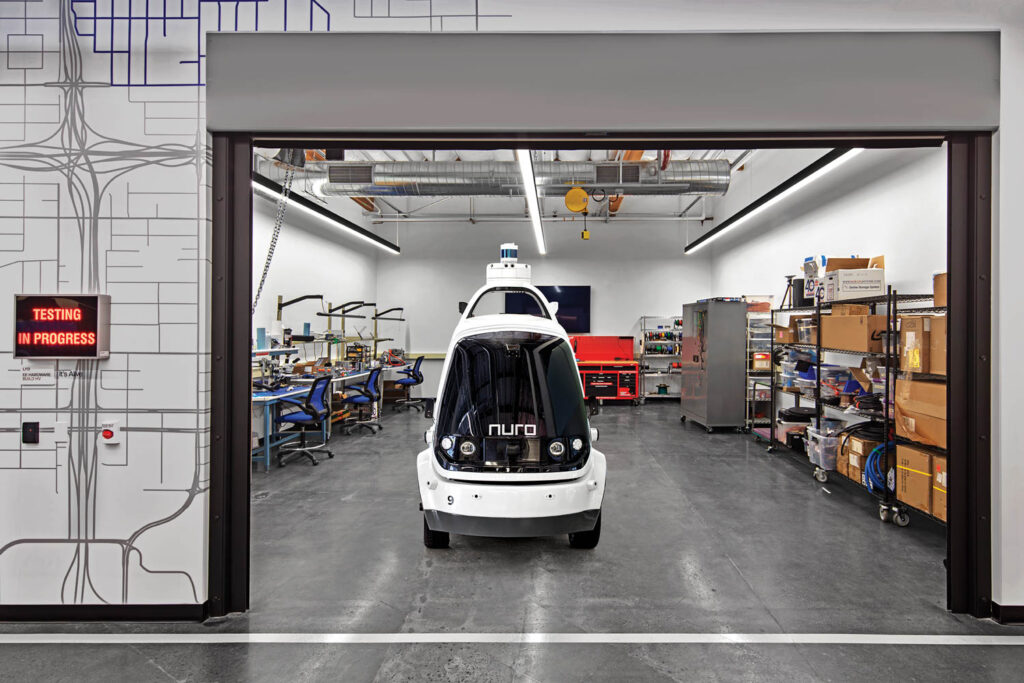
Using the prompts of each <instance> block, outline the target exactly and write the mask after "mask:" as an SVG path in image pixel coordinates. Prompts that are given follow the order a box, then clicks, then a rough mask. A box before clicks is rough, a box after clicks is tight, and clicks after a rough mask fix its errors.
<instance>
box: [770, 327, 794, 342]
mask: <svg viewBox="0 0 1024 683" xmlns="http://www.w3.org/2000/svg"><path fill="white" fill-rule="evenodd" d="M772 336H773V337H774V338H775V343H776V344H795V343H796V330H794V329H793V328H791V327H790V326H789V325H772Z"/></svg>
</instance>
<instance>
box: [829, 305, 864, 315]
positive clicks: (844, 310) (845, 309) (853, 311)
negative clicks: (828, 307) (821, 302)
mask: <svg viewBox="0 0 1024 683" xmlns="http://www.w3.org/2000/svg"><path fill="white" fill-rule="evenodd" d="M832 315H871V307H870V306H868V305H866V304H835V305H834V306H832Z"/></svg>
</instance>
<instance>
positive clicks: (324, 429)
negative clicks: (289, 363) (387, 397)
mask: <svg viewBox="0 0 1024 683" xmlns="http://www.w3.org/2000/svg"><path fill="white" fill-rule="evenodd" d="M408 367H409V365H408V364H405V365H393V366H387V367H385V368H384V371H383V372H382V373H381V382H382V384H383V376H384V375H386V374H387V373H389V372H397V371H399V370H404V369H406V368H408ZM370 372H371V370H360V371H359V372H350V373H348V374H345V375H339V376H338V377H335V378H333V379H332V380H331V388H330V390H329V391H328V392H327V395H326V402H327V410H328V415H330V414H331V395H332V394H333V393H334V389H335V387H337V386H338V385H339V384H340V385H342V386H346V385H349V384H356V383H358V382H361V381H364V380H366V379H367V378H368V377H369V376H370ZM314 380H316V376H315V375H311V376H307V377H297V378H295V379H293V380H292V382H293V383H292V384H289V385H288V386H286V387H281V388H280V389H277V390H276V391H254V392H252V405H253V407H256V406H260V407H262V408H263V443H262V444H261V445H259V446H258V447H256V448H254V449H252V450H251V452H250V457H251V458H252V459H253V460H255V461H256V462H257V463H259V462H260V461H262V462H263V469H264V471H265V472H269V471H270V453H271V451H272V450H273V449H274V448H276V447H277V446H280V445H281V444H283V443H287V442H288V441H291V440H292V439H297V438H298V437H299V433H298V431H292V432H275V431H274V422H275V420H276V418H277V415H278V411H279V410H280V406H281V403H282V400H281V399H284V398H291V399H294V398H298V397H300V396H305V395H306V394H307V393H309V385H310V384H312V383H313V381H314ZM380 400H383V391H382V392H381V399H380ZM380 400H378V403H377V404H375V405H374V414H375V415H379V413H380V405H379V403H380ZM330 425H331V420H330V419H326V420H324V422H323V425H321V435H322V436H323V439H324V442H325V443H326V442H327V440H328V439H329V438H330V437H331V427H330Z"/></svg>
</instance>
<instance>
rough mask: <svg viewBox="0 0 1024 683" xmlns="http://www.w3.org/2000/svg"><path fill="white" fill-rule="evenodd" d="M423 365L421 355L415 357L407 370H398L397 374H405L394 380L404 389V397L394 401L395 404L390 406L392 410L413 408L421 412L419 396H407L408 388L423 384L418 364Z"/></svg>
mask: <svg viewBox="0 0 1024 683" xmlns="http://www.w3.org/2000/svg"><path fill="white" fill-rule="evenodd" d="M421 365H423V356H420V357H419V358H417V359H416V362H415V363H413V365H412V367H411V368H409V369H408V370H399V371H398V374H400V375H405V377H403V378H402V379H398V380H395V384H397V385H398V386H400V387H403V388H404V389H405V397H404V398H400V399H398V400H397V401H395V405H394V406H392V409H393V410H401V409H402V408H415V409H416V410H418V411H420V412H422V411H423V406H422V405H420V404H422V403H423V399H421V398H412V397H410V396H409V390H410V389H412V388H413V387H415V386H418V385H420V384H423V373H422V372H420V366H421Z"/></svg>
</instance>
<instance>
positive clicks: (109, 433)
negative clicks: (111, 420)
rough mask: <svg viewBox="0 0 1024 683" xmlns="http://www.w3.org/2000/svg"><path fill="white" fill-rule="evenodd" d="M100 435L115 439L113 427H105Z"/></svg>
mask: <svg viewBox="0 0 1024 683" xmlns="http://www.w3.org/2000/svg"><path fill="white" fill-rule="evenodd" d="M100 436H102V437H103V438H104V439H113V438H114V430H113V429H104V430H103V431H102V432H100Z"/></svg>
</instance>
